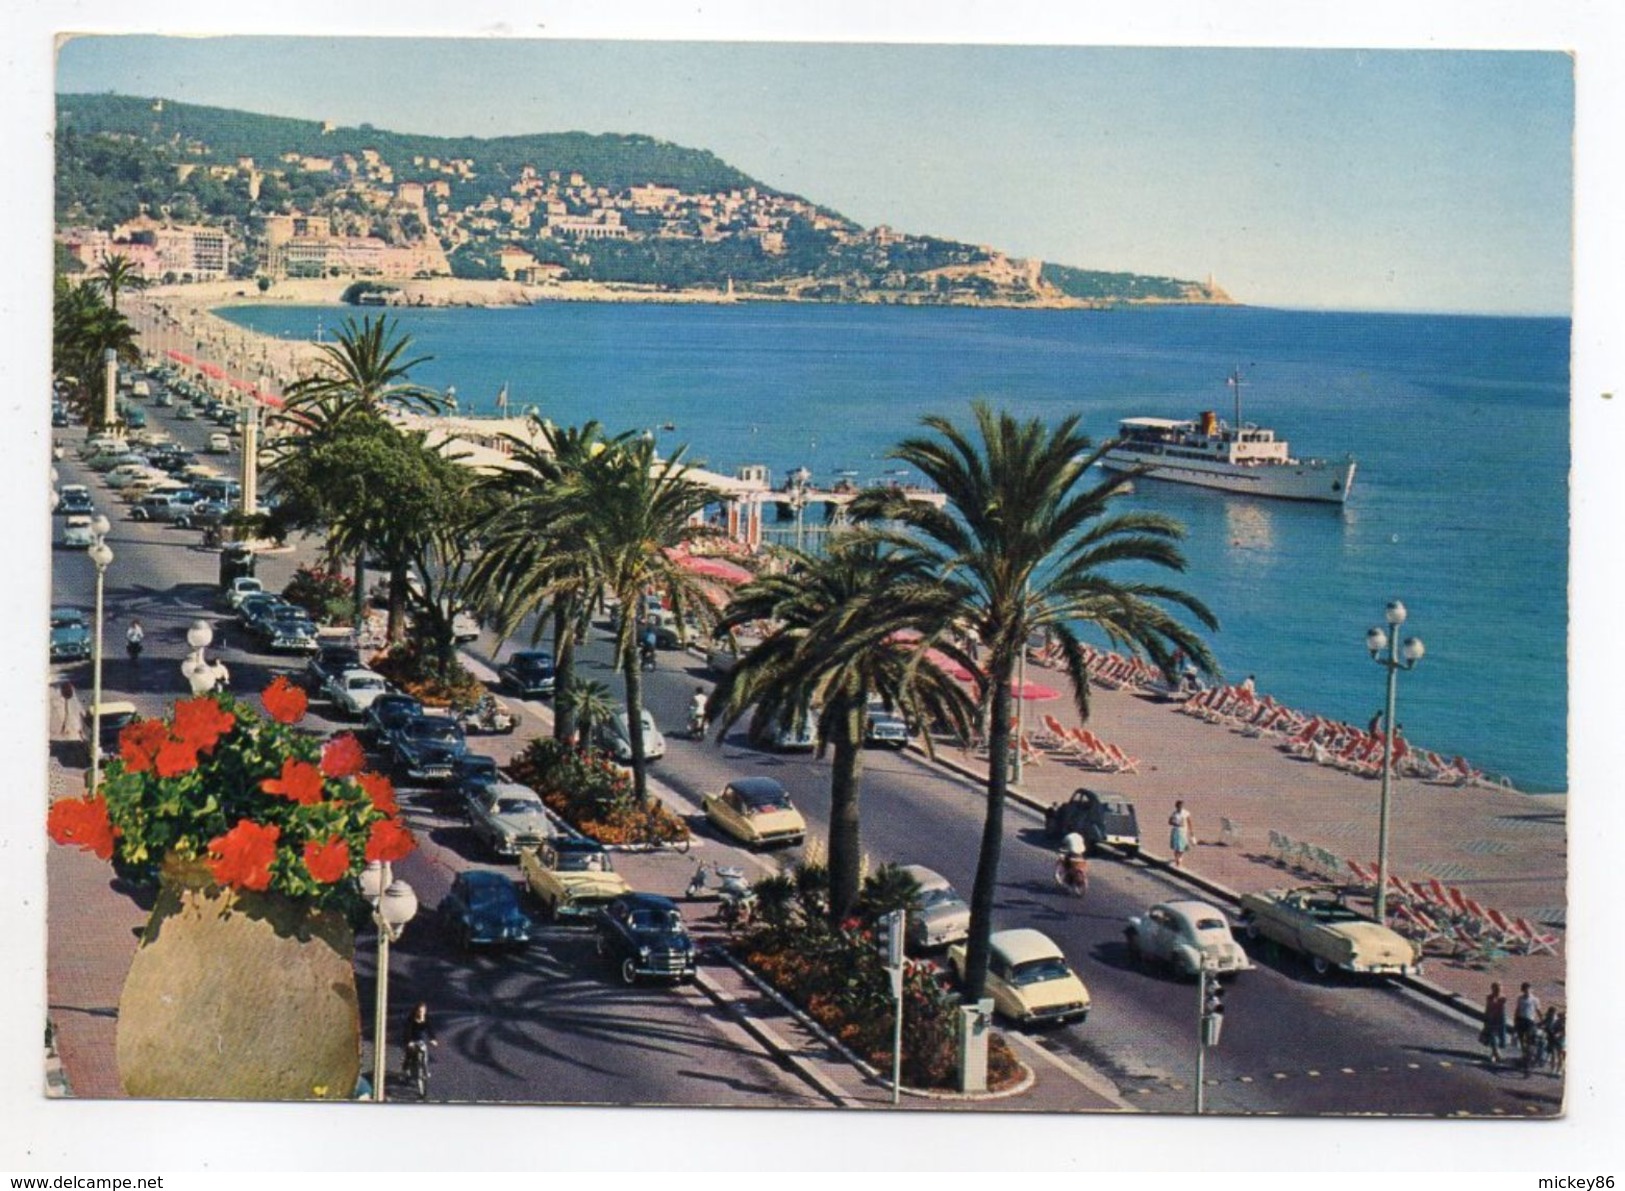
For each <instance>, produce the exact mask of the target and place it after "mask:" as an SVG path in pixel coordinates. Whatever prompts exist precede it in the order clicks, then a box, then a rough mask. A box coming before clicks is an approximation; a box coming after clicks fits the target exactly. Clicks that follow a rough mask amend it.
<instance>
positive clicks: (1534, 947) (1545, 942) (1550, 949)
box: [1512, 918, 1563, 955]
mask: <svg viewBox="0 0 1625 1191" xmlns="http://www.w3.org/2000/svg"><path fill="white" fill-rule="evenodd" d="M1512 929H1513V930H1514V931H1515V932H1516V933H1517V935H1518V937H1519V938H1520V939H1522V940H1523V942H1524V945H1525V947H1526V949H1527V950H1526V952H1525V954H1528V955H1541V954H1545V955H1556V954H1557V945H1558V944H1559V943H1561V942H1562V941H1563V938H1562V936H1561V935H1548V934H1543V933H1542V932H1540V931H1538V930H1536V929H1535V927H1534V925H1533V924H1532V923H1531V922H1530V921H1529V919H1527V918H1514V919H1513V920H1512Z"/></svg>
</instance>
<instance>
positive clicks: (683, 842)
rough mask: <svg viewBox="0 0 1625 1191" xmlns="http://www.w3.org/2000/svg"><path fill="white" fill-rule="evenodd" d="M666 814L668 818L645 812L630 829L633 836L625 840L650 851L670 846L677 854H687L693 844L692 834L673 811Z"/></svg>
mask: <svg viewBox="0 0 1625 1191" xmlns="http://www.w3.org/2000/svg"><path fill="white" fill-rule="evenodd" d="M668 815H669V818H668V817H666V816H662V817H659V818H657V817H656V816H655V815H654V814H652V813H645V814H644V815H643V816H642V818H641V819H639V820H638V824H637V826H636V827H635V828H634V829H633V831H632V837H633V838H631V839H630V840H628V841H627V842H628V843H632V844H636V845H638V846H639V847H643V848H648V849H649V850H650V851H656V852H658V851H660V850H661V849H663V848H670V849H671V850H672V851H674V852H676V853H677V854H678V855H681V856H686V855H688V850H689V848H691V847H693V846H694V834H693V832H691V831H689V829H688V825H687V824H686V823H684V822H683V821H682V820H681V819H680V818H679V817H678V816H677V815H676V814H675V813H671V812H668Z"/></svg>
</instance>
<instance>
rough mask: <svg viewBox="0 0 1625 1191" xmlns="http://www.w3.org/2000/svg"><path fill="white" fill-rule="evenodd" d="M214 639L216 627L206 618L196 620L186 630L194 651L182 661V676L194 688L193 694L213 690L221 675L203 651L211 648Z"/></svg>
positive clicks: (188, 641)
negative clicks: (210, 624) (211, 625)
mask: <svg viewBox="0 0 1625 1191" xmlns="http://www.w3.org/2000/svg"><path fill="white" fill-rule="evenodd" d="M213 640H214V629H213V628H211V627H210V626H209V622H208V621H206V620H194V621H193V622H192V627H191V628H189V629H187V630H186V643H187V644H188V645H190V646H191V647H192V652H191V653H190V654H188V655H187V657H186V660H185V661H184V662H182V663H181V677H182V678H184V679H186V683H187V685H188V686H190V687H191V688H192V694H193V695H194V696H196V695H204V694H207V693H208V692H209V691H211V690H213V689H214V687H215V683H216V682H217V681H218V679H219V677H220V675H219V673H218V672H217V670H216V668H215V667H213V666H211V665H209V662H208V659H206V658H205V657H204V656H203V651H204V650H205V649H207V648H209V644H210V643H211V642H212V641H213Z"/></svg>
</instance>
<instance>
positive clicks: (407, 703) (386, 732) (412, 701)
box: [362, 692, 423, 749]
mask: <svg viewBox="0 0 1625 1191" xmlns="http://www.w3.org/2000/svg"><path fill="white" fill-rule="evenodd" d="M422 714H423V704H422V703H421V702H419V701H418V700H417V699H416V698H414V697H413V696H411V695H400V694H395V693H394V692H391V693H390V694H387V695H379V696H378V697H377V698H376V699H374V700H373V701H372V705H371V706H370V707H368V708H367V718H366V722H365V724H364V725H363V727H362V731H363V733H364V734H365V735H366V736H367V737H369V738H370V739H371V740H372V742H373V743H374V744H376V745H377V746H379V747H380V748H384V749H388V748H389V747H390V744H389V742H390V737H391V736H393V735H394V732H395V729H396V728H398V727H400V726H401V725H402V724H404V723H405V722H406V721H407V720H409V719H414V718H416V717H417V716H420V715H422Z"/></svg>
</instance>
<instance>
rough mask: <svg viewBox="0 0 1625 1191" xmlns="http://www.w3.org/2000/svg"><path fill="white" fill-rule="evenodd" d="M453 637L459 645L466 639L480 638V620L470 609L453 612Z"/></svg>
mask: <svg viewBox="0 0 1625 1191" xmlns="http://www.w3.org/2000/svg"><path fill="white" fill-rule="evenodd" d="M451 638H452V640H453V641H456V642H457V643H458V644H459V645H460V644H462V643H463V642H465V641H478V640H479V639H480V620H479V617H477V616H475V615H474V614H473V613H472V612H470V611H468V609H466V608H465V609H463V610H462V611H461V612H456V613H453V614H452V618H451Z"/></svg>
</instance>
